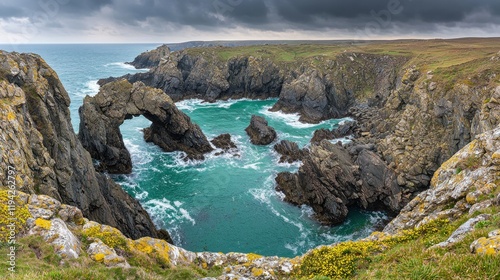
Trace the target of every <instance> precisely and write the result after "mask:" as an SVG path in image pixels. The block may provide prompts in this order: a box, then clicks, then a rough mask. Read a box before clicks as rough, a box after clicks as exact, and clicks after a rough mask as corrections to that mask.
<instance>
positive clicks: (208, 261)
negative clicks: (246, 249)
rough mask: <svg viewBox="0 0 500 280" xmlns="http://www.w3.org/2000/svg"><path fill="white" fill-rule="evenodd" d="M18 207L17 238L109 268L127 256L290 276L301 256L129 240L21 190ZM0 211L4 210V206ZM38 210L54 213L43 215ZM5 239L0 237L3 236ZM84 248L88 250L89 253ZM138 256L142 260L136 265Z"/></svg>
mask: <svg viewBox="0 0 500 280" xmlns="http://www.w3.org/2000/svg"><path fill="white" fill-rule="evenodd" d="M7 196H8V193H7V191H4V190H0V200H2V199H4V198H7ZM2 201H3V200H2ZM16 207H17V208H16V218H18V221H19V227H18V229H19V230H20V232H23V235H22V236H21V235H20V236H18V237H19V238H21V237H23V236H40V237H42V238H43V239H44V241H45V242H47V243H49V244H51V245H53V246H54V248H55V250H56V251H55V252H56V253H57V254H58V255H59V256H60V257H61V258H62V261H63V262H65V261H67V260H68V259H75V258H86V257H87V256H88V258H89V259H90V260H92V261H94V262H96V263H101V264H103V265H104V266H106V267H111V268H130V267H131V265H130V264H129V261H130V260H133V261H134V262H133V263H135V264H136V265H139V267H138V268H142V269H148V268H149V267H145V266H144V267H141V265H144V264H147V265H148V266H150V265H156V266H161V267H164V268H175V267H177V266H181V267H197V269H198V270H204V269H208V268H213V267H220V268H223V270H222V275H221V276H220V277H218V279H228V278H238V279H244V278H246V279H282V278H288V276H289V275H290V274H291V273H292V271H293V270H294V269H296V268H297V267H298V264H299V258H296V259H288V258H279V257H264V256H260V255H257V254H242V253H228V254H223V253H211V252H199V253H195V252H190V251H187V250H184V249H182V248H179V247H176V246H174V245H171V244H169V243H167V242H166V241H165V240H160V239H156V238H151V237H143V238H139V239H130V238H127V237H126V236H125V235H124V234H123V233H122V232H120V231H119V230H118V229H116V228H114V227H110V226H108V225H104V224H99V223H96V222H93V221H89V220H88V219H86V218H83V217H82V216H81V213H82V212H81V211H80V209H78V208H76V207H72V206H69V205H65V204H61V203H60V202H59V201H57V200H56V199H53V198H51V197H48V196H45V195H40V196H37V195H31V196H30V195H28V194H26V193H22V192H19V193H18V199H17V201H16ZM68 209H71V211H68ZM61 211H64V212H69V213H74V214H73V215H70V216H68V215H63V216H65V220H66V221H63V220H62V219H60V218H58V214H57V213H62V212H61ZM0 212H2V214H6V213H5V212H6V211H5V212H4V210H2V209H0ZM41 213H52V214H50V215H48V216H45V217H41V216H40V215H41ZM2 225H3V224H2ZM3 238H4V237H3V236H0V240H4V239H3ZM79 238H81V239H82V240H85V242H82V240H80V239H79ZM83 252H87V256H86V255H85V254H83ZM138 259H139V260H141V262H139V263H138V262H137V260H138ZM90 260H89V261H90ZM130 263H132V262H130Z"/></svg>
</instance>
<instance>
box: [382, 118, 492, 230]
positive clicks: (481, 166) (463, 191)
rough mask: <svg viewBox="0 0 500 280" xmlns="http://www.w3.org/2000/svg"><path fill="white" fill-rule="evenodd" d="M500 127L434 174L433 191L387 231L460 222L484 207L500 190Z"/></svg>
mask: <svg viewBox="0 0 500 280" xmlns="http://www.w3.org/2000/svg"><path fill="white" fill-rule="evenodd" d="M498 178H500V127H497V128H496V129H494V130H492V131H489V132H486V133H484V134H481V135H480V136H478V137H477V139H475V140H474V141H472V142H471V143H470V144H468V145H467V146H465V147H464V148H463V149H462V150H460V151H459V152H458V153H457V154H455V155H454V156H453V157H452V158H451V159H449V160H448V161H446V162H445V163H444V164H443V165H442V166H441V167H440V168H439V170H438V171H437V172H436V174H434V177H433V178H432V181H431V188H430V189H429V190H426V191H424V192H422V193H420V194H419V195H418V196H417V197H415V199H413V200H412V201H411V202H410V203H409V204H408V205H406V206H405V207H404V208H403V209H402V210H401V213H400V214H399V215H398V216H397V217H396V218H395V219H394V220H393V221H391V222H390V223H389V224H388V225H387V226H386V227H385V229H384V231H385V232H388V233H395V232H397V231H400V230H403V229H407V228H412V227H414V226H418V225H421V224H424V223H428V222H430V221H432V220H435V219H438V218H447V219H450V220H453V219H456V218H458V217H460V216H462V215H463V214H464V213H467V212H468V211H469V209H470V208H471V207H474V205H477V204H479V203H482V201H481V200H480V199H479V198H480V197H485V196H486V197H487V196H488V195H490V194H492V193H493V192H495V191H496V189H497V188H498V185H497V184H498Z"/></svg>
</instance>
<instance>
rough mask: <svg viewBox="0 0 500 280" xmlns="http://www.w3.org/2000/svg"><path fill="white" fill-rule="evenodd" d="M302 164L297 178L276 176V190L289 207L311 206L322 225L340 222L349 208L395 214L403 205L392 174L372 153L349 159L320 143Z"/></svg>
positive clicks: (342, 150)
mask: <svg viewBox="0 0 500 280" xmlns="http://www.w3.org/2000/svg"><path fill="white" fill-rule="evenodd" d="M354 150H355V149H354ZM302 162H303V165H302V166H301V167H300V169H299V171H298V172H297V173H296V174H292V173H289V172H283V173H280V174H278V176H277V178H276V182H277V187H276V189H277V190H278V191H281V192H283V193H284V194H285V200H286V201H288V202H290V203H292V204H295V205H299V206H300V205H303V204H306V205H310V206H311V207H312V208H313V209H314V211H315V215H316V218H317V219H318V220H319V221H320V222H322V223H324V224H338V223H341V222H343V221H344V220H345V218H346V217H347V214H348V207H349V206H357V207H361V208H364V209H387V210H390V211H393V212H395V211H398V210H399V209H401V207H402V206H403V204H404V200H403V199H402V195H401V190H400V188H399V187H398V185H397V183H396V176H395V174H394V173H393V172H391V171H390V169H388V167H387V166H386V165H385V163H384V162H383V161H382V160H381V159H380V157H379V156H378V155H376V154H375V153H373V152H372V151H369V150H366V149H363V150H362V151H361V152H359V154H356V155H352V154H350V153H349V151H348V150H346V149H345V148H344V147H342V146H340V145H335V144H332V143H330V142H328V141H323V142H321V144H320V145H317V146H316V145H313V146H311V147H310V149H309V153H306V155H305V156H304V157H303V159H302Z"/></svg>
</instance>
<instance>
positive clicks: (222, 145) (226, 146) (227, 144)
mask: <svg viewBox="0 0 500 280" xmlns="http://www.w3.org/2000/svg"><path fill="white" fill-rule="evenodd" d="M210 142H212V144H214V146H215V147H217V148H219V149H222V150H223V151H226V152H227V151H229V150H230V149H236V148H237V147H236V144H234V143H233V141H231V135H229V134H221V135H219V136H217V137H215V138H214V139H213V140H212V141H210Z"/></svg>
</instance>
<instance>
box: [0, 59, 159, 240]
mask: <svg viewBox="0 0 500 280" xmlns="http://www.w3.org/2000/svg"><path fill="white" fill-rule="evenodd" d="M69 103H70V99H69V96H68V93H67V92H66V90H65V89H64V87H63V85H62V84H61V82H60V80H59V78H58V76H57V74H56V73H55V72H54V70H52V69H51V68H50V67H49V66H48V65H47V63H45V61H44V60H43V59H42V58H40V57H39V56H37V55H34V54H18V53H6V52H2V51H0V127H1V129H0V143H1V144H0V158H1V160H0V182H7V177H6V176H7V174H8V173H7V172H8V170H11V171H12V170H14V171H15V172H14V173H15V183H16V187H17V190H19V191H24V192H27V193H30V194H34V193H38V194H46V195H50V196H51V197H54V198H56V199H57V200H60V201H62V202H64V203H66V204H69V205H73V206H76V207H78V208H80V209H81V210H82V212H83V214H84V215H85V216H86V217H88V218H89V219H92V220H95V221H99V222H102V223H106V224H109V225H112V226H115V227H118V228H119V229H120V230H122V231H123V232H124V233H125V234H126V235H127V236H131V237H135V238H138V237H141V236H154V237H157V236H158V231H157V230H156V228H155V226H154V225H153V222H152V221H151V219H150V217H149V215H148V214H147V213H146V211H145V210H144V209H143V208H142V207H141V205H140V204H139V203H138V202H137V201H135V200H134V199H133V198H132V197H130V196H129V195H128V194H127V193H126V192H125V191H123V190H122V189H121V187H120V186H119V185H117V184H115V183H114V182H113V181H111V180H110V179H109V178H107V177H106V176H105V175H103V174H100V173H97V172H96V171H95V170H94V166H93V163H92V159H91V157H90V155H89V153H88V152H87V151H86V150H85V149H84V148H83V146H82V144H81V143H80V141H79V140H78V138H77V137H76V135H75V133H74V130H73V127H72V125H71V121H70V113H69V109H68V106H69Z"/></svg>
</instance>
